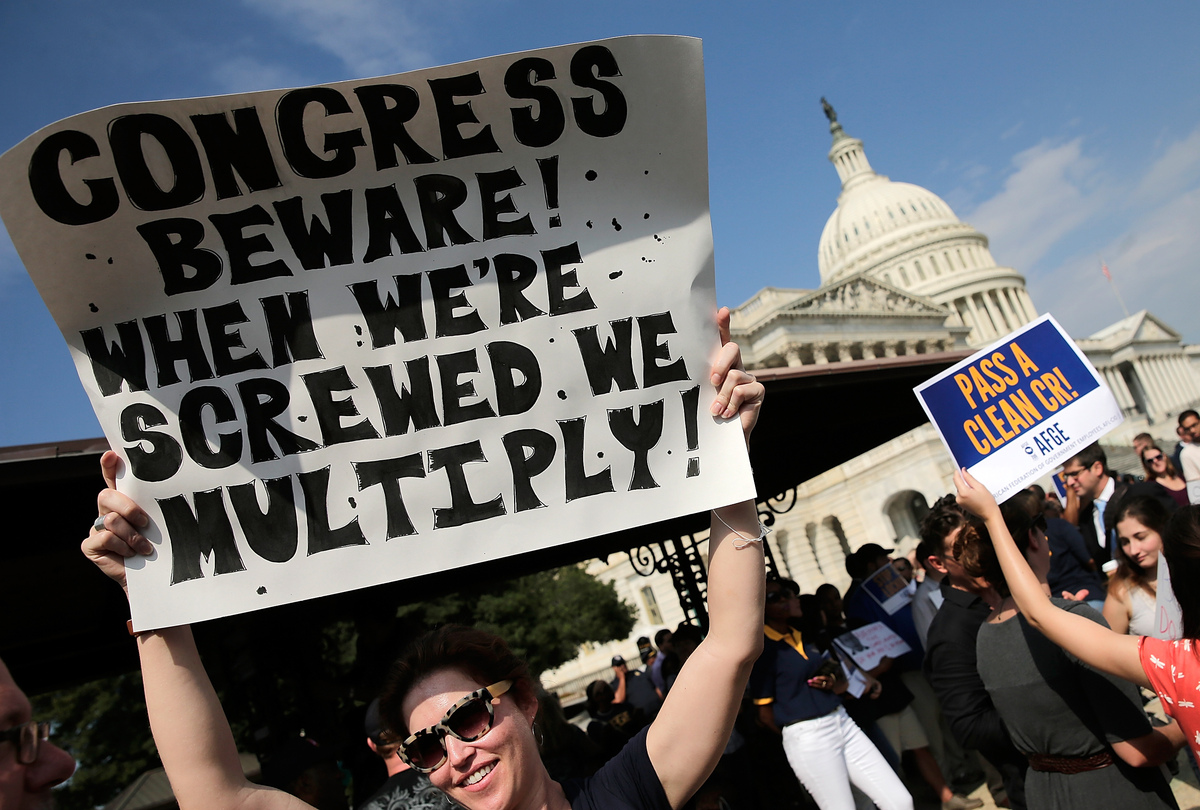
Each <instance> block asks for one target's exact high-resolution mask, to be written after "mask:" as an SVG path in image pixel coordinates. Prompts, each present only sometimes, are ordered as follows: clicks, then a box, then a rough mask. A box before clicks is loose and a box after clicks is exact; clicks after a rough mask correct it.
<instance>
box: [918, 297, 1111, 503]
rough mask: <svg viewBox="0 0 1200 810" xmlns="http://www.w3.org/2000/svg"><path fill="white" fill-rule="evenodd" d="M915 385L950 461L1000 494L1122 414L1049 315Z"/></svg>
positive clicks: (1032, 477) (1030, 478)
mask: <svg viewBox="0 0 1200 810" xmlns="http://www.w3.org/2000/svg"><path fill="white" fill-rule="evenodd" d="M913 392H914V393H915V394H916V395H917V398H918V399H919V400H920V401H921V407H923V408H924V409H925V413H927V414H928V415H929V419H930V421H931V422H933V424H934V426H935V427H936V428H937V429H938V433H939V434H941V437H942V442H943V443H944V444H945V445H946V448H947V449H948V450H949V451H950V455H951V456H953V458H954V462H955V465H956V466H958V467H965V468H966V469H967V470H968V471H969V472H970V473H971V475H973V476H975V478H976V479H978V480H979V481H980V482H981V483H982V484H983V485H984V486H985V487H987V489H988V491H989V492H991V493H992V495H993V496H995V498H996V500H997V501H1003V500H1005V499H1007V498H1008V497H1009V496H1010V495H1012V494H1013V493H1014V492H1016V491H1017V490H1019V489H1021V488H1023V487H1025V486H1026V485H1028V484H1029V483H1031V482H1032V481H1034V480H1036V479H1037V478H1040V477H1042V476H1043V475H1046V474H1047V473H1048V472H1051V471H1053V470H1054V469H1055V468H1056V467H1057V466H1058V465H1060V464H1061V463H1062V462H1063V461H1065V460H1066V459H1068V458H1070V457H1071V456H1073V455H1075V454H1076V453H1077V452H1079V450H1080V449H1082V448H1083V447H1086V446H1087V445H1089V444H1091V443H1092V442H1094V441H1096V440H1097V439H1099V438H1100V437H1101V436H1103V435H1104V434H1105V433H1108V432H1109V431H1110V430H1112V429H1113V428H1115V427H1116V426H1117V425H1119V424H1120V423H1121V422H1122V420H1123V419H1124V416H1123V415H1122V413H1121V407H1120V406H1119V405H1118V404H1117V401H1116V398H1115V397H1113V394H1112V392H1111V391H1110V390H1109V389H1108V387H1107V386H1106V385H1105V384H1104V382H1103V380H1102V378H1101V377H1100V374H1099V373H1098V372H1097V371H1096V369H1095V368H1094V367H1093V366H1092V364H1091V363H1089V362H1088V359H1087V358H1086V357H1084V355H1083V352H1081V351H1080V350H1079V347H1078V346H1076V345H1075V343H1074V342H1073V341H1072V340H1071V338H1070V337H1068V336H1067V334H1066V332H1064V331H1063V329H1062V327H1061V326H1059V324H1058V322H1057V321H1055V320H1054V318H1053V317H1051V316H1050V315H1048V314H1047V315H1043V316H1042V317H1040V318H1038V319H1037V320H1035V321H1033V322H1032V323H1030V324H1028V325H1027V326H1025V327H1024V328H1022V329H1020V330H1018V331H1016V332H1013V333H1012V334H1010V335H1008V336H1007V337H1005V338H1003V339H1001V340H999V341H997V342H995V343H993V344H992V345H990V346H988V347H987V348H985V349H982V350H980V351H978V352H976V353H975V354H973V355H972V356H971V357H968V358H967V359H966V360H963V361H962V362H961V363H959V364H957V365H955V366H954V367H952V368H950V369H947V370H946V371H943V372H942V373H941V374H939V375H937V376H936V377H934V378H933V379H931V380H929V381H928V382H926V383H923V384H921V385H919V386H917V387H916V388H915V389H913Z"/></svg>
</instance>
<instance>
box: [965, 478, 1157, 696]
mask: <svg viewBox="0 0 1200 810" xmlns="http://www.w3.org/2000/svg"><path fill="white" fill-rule="evenodd" d="M954 485H955V487H957V488H958V503H959V504H960V505H961V506H963V507H965V508H966V509H969V510H970V511H971V512H973V513H975V514H976V515H978V516H979V517H980V518H982V519H983V520H984V522H985V523H986V525H987V530H988V534H989V535H990V536H991V538H992V545H993V546H994V547H995V549H996V557H997V559H998V560H999V561H1000V567H1001V568H1002V569H1003V570H1004V578H1005V580H1006V581H1007V582H1008V589H1009V591H1010V592H1011V593H1012V595H1013V598H1014V599H1015V600H1016V602H1017V607H1018V608H1020V609H1021V613H1022V614H1024V616H1025V618H1026V619H1027V620H1028V621H1029V623H1030V624H1032V625H1033V626H1034V627H1036V628H1037V629H1038V630H1040V631H1041V632H1042V634H1043V635H1044V636H1046V638H1048V639H1050V640H1051V641H1053V642H1054V643H1055V644H1057V645H1058V646H1060V647H1062V648H1063V649H1064V650H1066V651H1067V652H1069V653H1072V654H1073V655H1075V656H1077V657H1078V658H1079V659H1080V660H1081V661H1084V662H1085V663H1088V664H1091V665H1092V666H1094V667H1095V668H1096V669H1099V670H1101V671H1103V672H1108V673H1110V674H1112V675H1116V676H1117V677H1118V678H1124V679H1125V680H1127V681H1132V682H1133V683H1136V684H1138V685H1140V686H1146V687H1149V686H1150V680H1149V678H1147V677H1146V673H1145V672H1144V671H1143V670H1142V664H1141V661H1140V659H1139V657H1138V637H1137V636H1126V635H1121V634H1119V633H1114V632H1113V631H1112V630H1109V629H1108V628H1107V627H1104V626H1103V625H1100V624H1096V623H1095V622H1093V621H1090V620H1089V619H1086V618H1084V617H1083V616H1077V615H1075V614H1074V613H1069V612H1067V611H1065V610H1062V609H1061V608H1059V607H1057V606H1055V605H1054V603H1053V602H1051V601H1050V597H1049V596H1047V595H1046V592H1045V591H1044V590H1043V589H1042V585H1041V583H1040V582H1039V581H1038V578H1037V575H1036V574H1034V573H1033V569H1032V568H1030V567H1029V562H1028V561H1027V560H1026V559H1025V557H1024V555H1022V554H1021V552H1020V551H1019V550H1018V549H1017V545H1016V543H1014V542H1013V539H1012V537H1011V536H1010V535H1009V533H1008V527H1006V526H1005V525H1004V518H1003V517H1002V516H1001V514H1000V507H999V506H997V505H996V500H995V499H994V498H993V497H992V495H991V493H989V492H988V491H987V490H986V489H984V487H983V484H981V483H979V482H978V481H976V480H975V478H974V477H973V476H972V475H971V474H970V473H969V472H967V471H966V470H965V469H964V470H958V471H956V472H955V473H954Z"/></svg>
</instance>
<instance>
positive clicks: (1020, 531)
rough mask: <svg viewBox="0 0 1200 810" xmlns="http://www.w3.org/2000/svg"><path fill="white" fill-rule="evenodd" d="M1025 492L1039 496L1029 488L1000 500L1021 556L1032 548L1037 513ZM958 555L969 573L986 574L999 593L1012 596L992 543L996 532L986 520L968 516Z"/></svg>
mask: <svg viewBox="0 0 1200 810" xmlns="http://www.w3.org/2000/svg"><path fill="white" fill-rule="evenodd" d="M1025 496H1029V498H1035V499H1036V497H1037V496H1036V495H1034V494H1033V493H1032V492H1029V491H1028V490H1022V491H1021V492H1018V493H1017V494H1016V495H1014V496H1013V497H1011V498H1009V499H1008V500H1007V501H1005V502H1004V503H1002V504H1000V515H1001V516H1002V517H1003V518H1004V525H1005V526H1006V527H1007V528H1008V533H1009V534H1010V535H1011V536H1012V539H1013V542H1014V543H1015V544H1016V546H1017V551H1019V552H1021V556H1025V552H1026V551H1027V550H1028V549H1029V531H1030V530H1031V529H1032V528H1033V515H1031V514H1030V513H1029V504H1028V498H1026V497H1025ZM954 557H955V559H957V560H958V562H959V564H960V565H961V566H962V567H963V570H964V571H966V572H967V574H968V575H969V576H972V577H983V578H984V579H985V580H987V583H988V584H989V585H991V586H992V587H993V588H995V589H996V593H998V594H1000V595H1001V596H1011V593H1010V591H1009V590H1008V580H1006V579H1005V578H1004V570H1003V569H1002V568H1001V567H1000V560H999V559H998V558H997V557H996V548H995V546H993V545H992V536H991V535H990V534H989V533H988V530H987V526H985V525H984V523H983V521H982V520H980V519H979V518H977V517H975V516H974V515H971V516H969V517H968V518H967V523H966V525H965V526H963V529H962V531H961V532H959V533H958V537H956V538H955V539H954Z"/></svg>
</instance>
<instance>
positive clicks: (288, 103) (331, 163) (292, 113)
mask: <svg viewBox="0 0 1200 810" xmlns="http://www.w3.org/2000/svg"><path fill="white" fill-rule="evenodd" d="M309 104H316V105H318V106H320V107H321V109H322V110H323V111H324V112H325V117H326V118H328V117H330V116H333V115H345V114H347V113H350V112H353V110H351V109H350V103H349V102H348V101H346V99H345V98H344V97H343V96H342V94H341V93H339V92H338V91H337V90H334V89H333V88H332V87H304V88H301V89H299V90H293V91H291V92H290V93H288V94H286V95H285V96H284V97H283V98H281V99H279V106H278V107H277V108H276V110H275V117H276V123H277V125H278V127H279V142H280V144H281V145H282V146H283V154H284V156H285V157H286V158H287V161H288V164H289V165H290V166H291V167H292V170H293V171H294V172H296V174H298V175H300V176H301V177H310V178H320V177H338V176H340V175H343V174H345V173H346V172H348V171H350V170H351V169H353V168H354V164H355V161H356V158H355V155H354V150H355V148H356V147H359V146H364V145H366V140H365V139H364V138H363V134H362V130H361V129H348V130H345V131H343V132H327V133H325V139H324V142H323V143H322V146H321V151H322V153H323V154H325V155H330V157H322V156H321V155H318V154H317V153H316V152H314V151H313V148H312V147H311V146H309V143H308V139H307V136H306V135H305V132H304V110H305V108H306V107H308V105H309Z"/></svg>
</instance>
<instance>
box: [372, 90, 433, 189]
mask: <svg viewBox="0 0 1200 810" xmlns="http://www.w3.org/2000/svg"><path fill="white" fill-rule="evenodd" d="M354 95H356V96H358V103H359V104H361V105H362V109H363V115H365V116H366V118H367V129H369V130H370V132H371V149H372V151H374V153H375V168H376V170H380V171H382V170H383V169H394V168H396V167H397V166H399V165H400V163H399V161H397V160H396V150H397V149H399V150H400V153H401V154H402V155H404V162H405V163H408V164H409V165H411V164H413V163H436V162H437V158H435V157H434V156H433V155H431V154H429V153H428V152H426V151H425V150H424V149H422V148H421V147H420V146H418V145H417V142H416V141H414V140H413V139H412V136H411V135H409V134H408V130H406V129H405V128H404V125H405V124H407V123H408V122H409V121H411V120H412V119H413V116H415V115H416V114H417V109H418V108H419V107H420V106H421V98H420V96H418V95H417V91H416V90H414V89H412V88H411V87H406V86H404V85H402V84H369V85H366V86H364V87H356V88H354Z"/></svg>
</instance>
